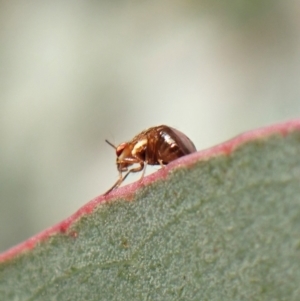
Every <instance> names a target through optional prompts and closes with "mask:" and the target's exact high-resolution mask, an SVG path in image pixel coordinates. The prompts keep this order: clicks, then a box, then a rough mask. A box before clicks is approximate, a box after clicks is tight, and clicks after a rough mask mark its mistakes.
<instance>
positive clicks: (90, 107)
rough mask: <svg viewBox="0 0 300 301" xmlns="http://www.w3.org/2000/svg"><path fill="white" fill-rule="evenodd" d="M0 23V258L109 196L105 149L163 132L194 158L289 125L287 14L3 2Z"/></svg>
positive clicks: (299, 106)
mask: <svg viewBox="0 0 300 301" xmlns="http://www.w3.org/2000/svg"><path fill="white" fill-rule="evenodd" d="M0 20H1V21H0V22H1V26H0V77H1V80H0V87H1V88H0V142H1V144H0V145H1V148H0V164H1V172H0V177H1V179H0V229H1V230H0V251H3V250H5V249H7V248H9V247H11V246H13V245H15V244H17V243H20V242H21V241H23V240H25V239H26V238H28V237H30V236H32V235H34V234H36V233H38V232H40V231H42V230H43V229H45V228H47V227H49V226H52V225H54V224H56V223H58V222H60V221H61V220H63V219H64V218H66V217H68V216H69V215H71V214H72V213H74V212H75V211H76V210H77V209H79V208H80V207H81V206H83V205H84V204H85V203H86V202H88V201H89V200H91V199H92V198H94V197H96V196H98V195H100V194H102V193H103V192H104V191H106V190H107V189H108V188H109V187H110V186H111V185H112V184H113V183H114V182H115V180H116V179H117V176H118V173H117V170H116V166H115V153H114V150H113V149H112V148H111V147H110V146H108V145H107V144H106V143H105V142H104V140H105V139H108V140H110V141H111V142H113V143H114V144H119V143H121V142H123V141H126V140H130V139H131V138H132V137H133V136H134V135H136V134H137V133H139V132H140V131H142V130H144V129H146V128H148V127H150V126H154V125H159V124H167V125H169V126H172V127H175V128H177V129H179V130H180V131H182V132H184V133H185V134H186V135H187V136H189V137H190V138H191V139H192V140H193V141H194V143H195V145H196V146H197V148H198V149H204V148H208V147H211V146H213V145H215V144H218V143H221V142H223V141H225V140H228V139H230V138H232V137H233V136H236V135H238V134H239V133H242V132H244V131H247V130H250V129H254V128H258V127H262V126H266V125H269V124H273V123H277V122H282V121H285V120H288V119H294V118H298V117H299V116H300V88H299V87H300V76H299V75H300V2H299V1H297V0H287V1H276V0H252V1H246V0H244V1H242V0H231V1H226V0H209V1H208V0H206V1H204V0H203V1H201V0H199V1H187V0H185V1H180V0H178V1H174V0H172V1H170V0H169V1H155V0H154V1H153V0H152V1H76V2H75V1H30V2H26V1H3V0H2V1H0ZM155 169H157V168H155ZM155 169H154V170H155ZM148 171H149V169H148ZM150 171H151V170H150ZM152 171H153V169H152ZM135 179H136V178H135V177H130V179H129V181H127V182H126V183H129V182H130V180H131V181H133V180H135Z"/></svg>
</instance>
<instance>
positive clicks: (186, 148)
mask: <svg viewBox="0 0 300 301" xmlns="http://www.w3.org/2000/svg"><path fill="white" fill-rule="evenodd" d="M105 141H106V142H107V143H108V144H109V145H111V146H112V147H113V148H115V150H116V155H117V160H116V164H117V169H118V171H119V179H118V181H117V182H116V183H115V184H114V185H113V186H112V187H111V188H110V189H109V190H108V191H107V192H105V194H108V193H109V192H111V191H112V190H114V189H116V188H118V187H119V186H120V185H121V184H122V183H123V181H124V180H125V179H126V178H127V176H128V175H129V174H130V173H133V172H139V171H143V172H142V176H141V179H142V178H143V176H144V174H145V170H146V166H147V164H149V165H161V166H164V165H166V164H168V163H170V162H172V161H174V160H176V159H178V158H180V157H182V156H185V155H188V154H191V153H194V152H196V151H197V150H196V147H195V145H194V144H193V142H192V141H191V140H190V139H189V138H188V137H187V136H186V135H184V134H183V133H181V132H180V131H178V130H175V129H173V128H171V127H169V126H166V125H159V126H155V127H151V128H149V129H147V130H145V131H143V132H141V133H140V134H138V135H136V136H135V137H134V138H133V139H132V140H131V141H129V142H123V143H121V144H119V146H117V147H116V146H114V145H113V144H112V143H110V142H109V141H107V140H105ZM133 164H138V165H139V166H137V167H133V168H131V169H128V167H129V166H131V165H133ZM126 171H127V173H126V174H125V175H124V176H123V172H126Z"/></svg>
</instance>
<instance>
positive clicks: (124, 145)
mask: <svg viewBox="0 0 300 301" xmlns="http://www.w3.org/2000/svg"><path fill="white" fill-rule="evenodd" d="M126 145H127V144H126V143H121V144H120V145H119V146H118V147H117V148H116V154H117V157H119V156H120V155H121V154H122V152H123V150H124V148H125V147H126Z"/></svg>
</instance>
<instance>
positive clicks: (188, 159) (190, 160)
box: [0, 119, 300, 263]
mask: <svg viewBox="0 0 300 301" xmlns="http://www.w3.org/2000/svg"><path fill="white" fill-rule="evenodd" d="M293 131H300V119H297V120H291V121H288V122H285V123H280V124H275V125H271V126H268V127H264V128H259V129H256V130H252V131H249V132H246V133H243V134H241V135H239V136H237V137H235V138H233V139H231V140H228V141H226V142H223V143H221V144H219V145H216V146H214V147H211V148H209V149H206V150H202V151H198V152H196V153H193V154H191V155H188V156H185V157H182V158H180V159H178V160H176V161H174V162H171V163H170V164H168V165H167V166H166V167H165V168H163V169H160V170H158V171H157V172H155V173H152V174H150V175H149V176H147V177H145V178H144V179H143V180H142V181H137V182H135V183H132V184H129V185H126V186H124V187H121V188H119V189H116V190H114V191H112V192H111V193H110V194H108V195H100V196H98V197H96V198H94V199H93V200H91V201H90V202H88V203H87V204H86V205H84V206H83V207H81V208H80V209H79V210H78V211H77V212H75V213H74V214H73V215H71V216H70V217H68V218H67V219H65V220H64V221H62V222H60V223H58V224H57V225H54V226H52V227H50V228H48V229H46V230H44V231H42V232H41V233H39V234H37V235H35V236H33V237H31V238H29V239H28V240H26V241H24V242H22V243H20V244H19V245H16V246H15V247H12V248H11V249H9V250H7V251H5V252H3V253H2V254H0V263H1V262H4V261H7V260H11V259H13V258H14V257H16V256H18V255H20V254H21V253H23V252H25V251H28V250H31V249H33V248H34V247H35V246H36V245H37V244H38V243H39V242H42V241H45V240H46V239H47V238H48V237H49V236H52V235H55V234H57V233H65V234H67V235H71V236H76V233H73V232H70V233H69V232H68V229H69V228H70V226H71V225H72V224H73V223H74V222H76V221H77V220H78V219H79V218H80V217H82V216H83V215H86V214H90V213H91V212H92V211H93V210H94V209H95V207H96V206H97V205H99V204H102V203H105V202H109V201H112V200H114V199H116V198H119V197H122V198H125V199H128V200H131V199H132V196H133V195H134V193H135V192H136V190H137V189H138V188H142V187H143V186H146V185H148V184H150V183H152V182H155V181H158V180H161V179H164V178H166V177H167V175H168V173H169V172H170V171H171V170H174V169H176V168H179V167H181V166H192V165H194V164H195V163H196V162H198V161H200V160H207V159H208V158H211V157H216V156H220V155H224V154H225V155H230V153H231V152H232V151H234V150H235V149H236V148H237V147H239V146H241V145H242V144H244V143H246V142H250V141H253V140H257V139H262V138H265V137H268V136H271V135H274V134H280V135H282V136H286V135H287V134H289V133H290V132H293Z"/></svg>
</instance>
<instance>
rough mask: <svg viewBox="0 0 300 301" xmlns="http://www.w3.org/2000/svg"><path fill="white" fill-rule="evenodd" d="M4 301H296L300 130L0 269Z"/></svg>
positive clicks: (205, 164)
mask: <svg viewBox="0 0 300 301" xmlns="http://www.w3.org/2000/svg"><path fill="white" fill-rule="evenodd" d="M0 300H5V301H9V300H42V301H47V300H64V301H66V300H72V301H76V300H80V301H83V300H89V301H90V300H126V301H128V300H156V301H159V300H164V301H167V300H209V301H213V300H230V301H234V300H237V301H238V300H239V301H240V300H268V301H270V300H289V301H293V300H300V130H299V129H297V130H293V131H290V132H289V133H287V134H286V135H282V134H280V133H276V132H275V133H273V134H270V135H266V136H262V137H258V138H256V139H250V140H249V141H245V142H243V143H241V144H240V145H239V146H237V147H236V148H235V149H234V150H233V151H231V152H229V153H228V154H226V153H220V154H217V155H215V156H214V155H213V156H208V157H205V156H204V157H202V158H200V159H199V160H196V161H195V162H194V163H193V164H190V165H188V164H181V165H180V166H178V167H176V168H174V169H172V170H170V172H169V173H168V175H167V177H165V178H162V179H159V180H157V181H153V182H151V183H149V184H148V185H146V186H144V187H142V188H140V189H138V190H137V191H136V192H134V193H132V194H131V197H130V198H128V197H125V196H124V197H119V198H116V199H113V200H110V201H107V202H102V203H99V204H98V205H97V206H96V207H95V208H94V210H93V211H92V212H91V213H89V214H84V215H82V216H81V217H80V218H79V219H78V220H77V221H75V222H74V223H72V225H71V226H70V229H68V231H67V233H59V232H58V233H54V234H53V235H52V236H50V237H49V238H47V239H44V240H42V241H40V242H38V243H37V244H36V246H35V247H34V248H33V249H32V250H27V251H24V252H21V253H20V254H17V255H15V256H13V257H12V258H9V259H7V260H5V261H3V262H2V263H1V264H0Z"/></svg>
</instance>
